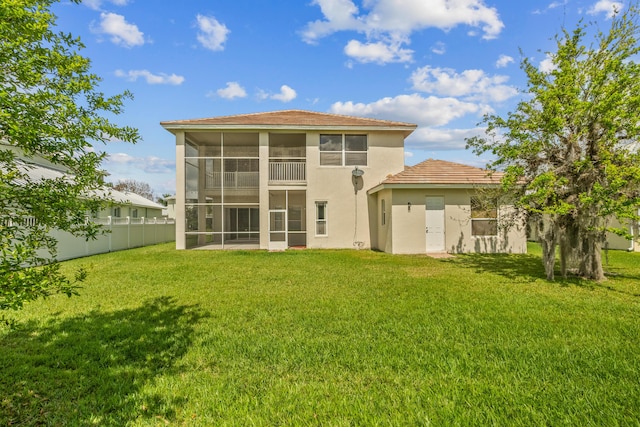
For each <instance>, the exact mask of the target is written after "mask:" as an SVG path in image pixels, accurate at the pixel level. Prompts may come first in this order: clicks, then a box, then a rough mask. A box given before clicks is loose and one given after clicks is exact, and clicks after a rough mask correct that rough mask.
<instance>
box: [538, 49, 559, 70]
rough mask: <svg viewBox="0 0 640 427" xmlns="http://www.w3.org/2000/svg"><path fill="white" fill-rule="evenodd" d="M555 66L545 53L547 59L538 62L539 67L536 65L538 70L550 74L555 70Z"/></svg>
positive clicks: (551, 58) (550, 57) (551, 57)
mask: <svg viewBox="0 0 640 427" xmlns="http://www.w3.org/2000/svg"><path fill="white" fill-rule="evenodd" d="M556 68H557V67H556V64H554V63H553V56H551V55H550V54H548V53H547V57H546V58H545V59H543V60H542V61H540V65H538V69H539V70H540V71H542V72H543V73H550V72H552V71H553V70H555V69H556Z"/></svg>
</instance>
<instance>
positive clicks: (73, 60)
mask: <svg viewBox="0 0 640 427" xmlns="http://www.w3.org/2000/svg"><path fill="white" fill-rule="evenodd" d="M72 1H73V2H74V3H79V0H72ZM52 3H53V0H2V1H1V2H0V252H1V253H0V310H6V309H18V308H20V307H22V305H23V304H24V303H25V302H27V301H30V300H34V299H36V298H39V297H44V296H48V295H51V294H53V293H66V294H73V293H75V292H76V287H77V281H78V280H81V279H82V278H83V273H82V272H77V273H76V274H75V275H74V274H72V275H71V276H68V275H66V274H63V272H61V270H60V268H59V264H58V263H57V262H56V261H55V256H56V241H55V240H54V239H52V238H51V237H50V235H49V233H48V232H49V231H50V230H51V229H60V230H65V231H69V232H71V233H73V234H75V235H82V236H86V237H87V238H90V237H92V236H95V235H96V233H98V232H99V229H98V226H96V225H95V224H93V223H91V222H90V221H86V215H87V214H88V213H90V212H92V211H96V210H98V209H100V207H101V206H102V203H103V202H104V201H105V200H104V196H103V197H102V198H100V197H97V194H106V193H105V192H96V190H98V189H100V188H101V187H102V185H103V175H104V174H103V173H102V172H101V169H100V164H101V161H102V160H103V158H104V154H103V153H100V152H98V151H96V150H94V148H93V147H94V145H95V144H96V143H106V142H108V141H110V140H119V141H125V142H135V141H136V140H137V139H138V138H139V136H138V132H137V130H136V129H134V128H131V127H126V126H118V125H116V124H114V123H113V122H112V121H110V120H108V119H107V118H105V116H111V115H114V114H119V113H121V112H122V108H123V102H124V101H125V100H126V99H127V98H129V97H130V94H129V93H123V94H119V95H115V96H106V95H104V94H103V93H102V92H100V91H99V83H100V78H99V77H98V76H96V75H95V74H93V73H91V69H90V68H91V67H90V61H89V60H88V59H87V58H85V57H83V56H81V55H80V53H79V52H80V51H81V50H82V49H83V47H84V46H83V45H82V43H81V41H80V40H79V39H78V38H75V37H73V36H72V35H70V34H66V33H63V32H59V31H57V30H56V29H55V23H56V17H55V16H54V15H53V14H52V13H51V5H52ZM37 158H39V159H40V160H42V159H44V160H45V161H47V162H50V164H51V165H53V166H54V167H55V168H56V169H58V170H61V171H63V172H62V173H51V174H42V173H37V170H35V169H34V168H33V166H32V163H36V161H35V160H36V159H37ZM74 276H75V277H74Z"/></svg>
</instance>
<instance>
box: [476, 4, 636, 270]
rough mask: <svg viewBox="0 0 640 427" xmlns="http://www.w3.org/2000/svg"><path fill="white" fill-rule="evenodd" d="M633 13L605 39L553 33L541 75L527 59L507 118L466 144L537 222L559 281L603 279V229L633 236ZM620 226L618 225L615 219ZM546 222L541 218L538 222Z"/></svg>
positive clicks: (614, 23)
mask: <svg viewBox="0 0 640 427" xmlns="http://www.w3.org/2000/svg"><path fill="white" fill-rule="evenodd" d="M637 12H638V7H637V4H634V5H631V6H630V7H629V8H628V9H627V10H626V11H625V12H624V13H623V14H616V16H614V18H613V19H612V20H611V26H610V28H609V29H608V31H607V32H602V31H599V30H596V31H595V34H592V35H590V34H589V31H588V30H590V29H592V28H594V27H595V24H585V23H583V22H580V23H579V24H578V25H577V26H576V28H575V29H574V30H573V31H571V32H569V31H567V30H566V29H563V30H562V32H561V33H560V34H559V35H558V36H556V38H555V40H556V45H557V51H556V52H553V53H548V55H550V58H551V59H552V61H553V69H552V70H551V71H548V72H545V71H542V70H540V69H538V68H537V67H536V66H535V65H534V64H532V62H531V61H530V60H529V59H527V58H525V59H523V61H522V65H521V68H522V69H523V70H524V72H525V73H526V75H527V78H528V86H527V89H526V91H525V94H524V100H522V101H521V102H520V103H519V104H518V105H517V107H516V109H515V111H513V112H511V113H509V114H508V116H507V117H506V118H502V117H499V116H496V115H490V116H486V117H485V119H484V122H485V124H486V125H487V134H486V136H484V137H476V138H471V139H468V140H467V147H471V148H473V150H474V151H475V152H476V153H484V152H491V153H493V154H494V155H495V158H496V160H495V161H494V162H493V163H492V164H491V165H490V167H492V168H494V169H501V170H503V171H504V172H505V173H506V174H505V176H504V179H503V180H502V185H503V187H504V189H505V190H507V191H508V192H509V193H511V194H514V195H515V197H516V199H517V206H518V207H519V208H521V209H524V210H525V211H527V212H528V213H529V214H530V215H531V218H532V219H534V222H536V223H538V224H540V225H541V228H540V230H539V231H540V237H541V243H542V246H543V261H544V265H545V270H546V275H547V278H549V279H551V280H552V279H553V276H554V271H553V270H554V263H555V253H556V247H557V246H558V247H559V248H560V259H561V269H562V274H563V275H564V274H566V271H567V268H568V266H569V262H570V261H571V260H575V264H576V265H575V268H576V271H577V274H579V275H580V276H583V277H587V278H591V279H596V280H601V279H604V271H603V267H602V260H601V247H602V245H603V244H604V241H605V237H606V232H615V233H618V234H620V235H627V237H629V236H628V234H629V232H628V230H629V228H628V227H629V224H630V223H632V222H637V220H638V219H639V218H638V208H639V206H640V156H639V155H638V151H639V150H640V145H639V141H640V138H639V137H640V116H639V114H638V113H639V111H640V68H639V66H638V64H637V63H636V62H634V60H635V59H636V55H637V54H638V52H639V51H640V47H639V44H638V38H637V37H638V30H639V26H638V21H637V16H638V13H637ZM614 218H616V219H618V220H620V221H621V225H620V226H618V224H616V223H615V222H612V219H614ZM542 219H544V221H542Z"/></svg>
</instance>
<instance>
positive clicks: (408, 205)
mask: <svg viewBox="0 0 640 427" xmlns="http://www.w3.org/2000/svg"><path fill="white" fill-rule="evenodd" d="M407 212H411V202H407Z"/></svg>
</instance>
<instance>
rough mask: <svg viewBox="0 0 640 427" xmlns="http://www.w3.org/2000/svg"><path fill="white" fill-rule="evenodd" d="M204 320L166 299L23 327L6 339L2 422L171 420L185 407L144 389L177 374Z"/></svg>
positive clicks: (1, 343)
mask: <svg viewBox="0 0 640 427" xmlns="http://www.w3.org/2000/svg"><path fill="white" fill-rule="evenodd" d="M203 317H204V315H203V314H202V313H201V312H200V310H198V309H197V308H195V307H187V306H177V305H176V304H175V302H174V301H173V300H172V299H171V298H168V297H162V298H157V299H153V300H150V301H148V302H146V303H145V304H144V305H143V306H142V307H140V308H136V309H126V310H120V311H116V312H109V313H102V312H98V311H94V312H91V313H87V314H86V315H83V316H78V317H74V318H69V319H61V320H58V319H53V320H50V321H49V322H48V323H47V324H45V325H40V324H36V323H35V322H31V323H26V324H21V325H18V326H17V328H16V329H15V330H11V331H9V332H8V333H7V334H6V335H5V336H4V337H3V338H0V424H1V425H89V424H97V425H111V426H121V425H125V424H127V423H129V422H130V421H132V420H135V419H144V418H150V419H155V420H156V421H158V420H170V419H171V418H172V416H174V415H175V408H177V407H179V406H180V404H181V402H180V401H177V400H175V399H172V398H171V397H170V395H169V394H163V395H162V396H159V395H150V394H149V393H146V392H145V390H144V387H145V385H149V384H153V382H154V380H155V378H156V377H158V376H159V375H164V374H172V373H178V372H177V371H178V370H179V368H177V367H176V364H175V363H176V361H177V360H179V358H180V357H181V356H183V355H184V354H185V353H186V352H187V350H188V347H189V345H190V344H191V343H192V341H193V334H194V330H193V327H194V325H195V324H196V323H197V322H198V320H200V319H201V318H203Z"/></svg>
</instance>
